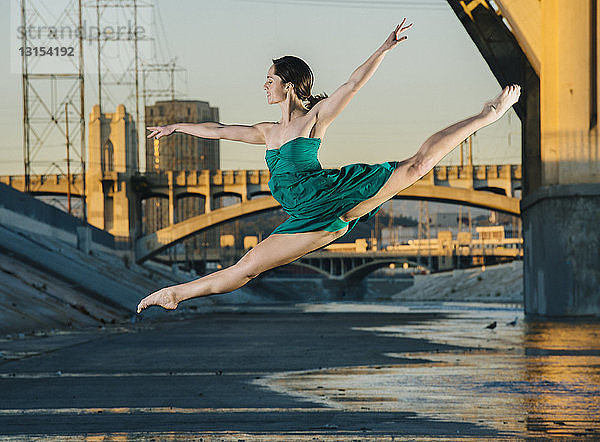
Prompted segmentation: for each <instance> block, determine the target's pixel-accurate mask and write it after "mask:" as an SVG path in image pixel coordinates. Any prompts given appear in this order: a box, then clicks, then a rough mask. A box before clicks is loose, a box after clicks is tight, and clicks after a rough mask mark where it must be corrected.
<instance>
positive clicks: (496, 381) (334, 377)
mask: <svg viewBox="0 0 600 442" xmlns="http://www.w3.org/2000/svg"><path fill="white" fill-rule="evenodd" d="M385 307H388V311H390V310H389V309H390V308H392V307H394V308H397V309H398V311H399V312H400V311H415V312H417V311H419V312H423V311H436V312H437V311H440V312H445V313H448V314H449V316H448V317H447V319H440V320H438V321H436V322H431V321H426V322H422V323H412V324H411V323H408V324H406V323H404V324H402V325H398V326H386V327H365V328H354V329H355V330H360V331H364V332H365V333H376V334H378V335H383V336H386V337H398V338H407V337H409V338H413V339H414V338H418V339H424V340H427V341H431V342H434V343H443V344H449V345H453V346H459V347H464V349H462V350H459V351H446V352H437V353H431V352H400V353H398V352H394V348H393V347H391V348H390V351H389V352H388V353H386V355H387V356H391V357H397V358H399V360H400V359H403V361H402V363H399V364H397V365H384V366H381V365H379V366H353V367H331V368H324V369H321V370H307V371H298V372H284V373H278V374H276V375H273V376H269V377H266V378H264V379H260V380H257V381H255V383H257V384H261V385H265V386H268V387H269V388H271V389H273V390H275V391H277V392H280V393H287V394H290V395H293V396H296V397H302V398H306V399H310V400H312V401H315V402H317V403H323V404H327V405H328V406H330V407H335V408H338V409H343V410H352V411H366V410H369V411H388V412H389V411H411V412H416V413H418V414H420V415H423V416H427V417H430V418H433V419H438V420H448V421H463V422H469V423H474V424H477V425H481V426H487V427H492V428H495V429H497V430H499V431H502V432H503V433H504V434H506V433H508V434H513V435H515V436H560V435H576V436H587V437H600V340H599V339H598V338H599V336H600V322H598V321H589V322H586V321H582V320H579V321H575V320H572V321H564V322H558V321H524V318H523V313H522V311H521V307H520V306H502V305H498V304H496V305H490V304H462V305H458V304H452V303H441V304H437V306H434V305H431V306H424V305H422V304H421V305H420V306H417V305H415V306H412V307H411V306H385ZM385 307H384V308H385ZM373 308H375V309H381V308H382V306H381V305H379V306H373ZM365 309H367V310H368V306H365V305H364V304H362V305H353V304H322V305H306V306H305V310H306V311H311V312H317V311H330V312H331V311H365ZM515 320H516V321H515ZM494 321H495V322H496V327H495V328H486V327H487V326H488V325H490V324H491V323H492V322H494ZM515 322H516V323H515ZM406 358H408V359H414V360H415V362H414V363H410V362H408V363H407V362H406V361H405V360H404V359H406ZM423 360H428V361H431V362H426V363H424V362H423Z"/></svg>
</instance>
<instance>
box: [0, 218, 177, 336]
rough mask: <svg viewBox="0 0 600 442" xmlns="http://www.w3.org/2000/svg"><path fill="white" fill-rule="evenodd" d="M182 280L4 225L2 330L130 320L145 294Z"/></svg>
mask: <svg viewBox="0 0 600 442" xmlns="http://www.w3.org/2000/svg"><path fill="white" fill-rule="evenodd" d="M128 267H129V268H128ZM178 282H181V281H180V280H179V279H177V278H176V277H175V276H174V275H172V276H170V275H169V274H166V273H164V274H163V273H158V272H157V271H156V270H154V271H153V270H150V269H147V268H143V267H140V266H134V265H131V264H127V265H126V264H125V262H124V260H123V259H122V258H120V257H118V256H111V255H109V254H105V253H102V252H98V251H96V252H94V251H92V252H90V253H89V254H87V253H84V252H82V251H81V250H78V249H76V248H73V247H70V246H69V245H68V244H65V243H63V242H60V241H56V240H53V239H51V238H48V237H43V236H39V235H35V234H32V233H30V232H24V231H18V230H15V229H9V228H6V227H3V226H0V333H14V332H22V333H29V332H33V331H39V330H45V329H51V328H64V327H70V326H72V327H80V326H91V325H102V324H103V323H107V322H113V323H114V322H118V321H122V320H126V319H130V318H132V317H133V316H134V315H135V307H136V306H137V303H138V302H139V300H140V299H141V298H143V297H144V296H146V295H147V294H148V293H150V292H152V291H154V290H157V289H159V288H161V287H164V286H166V285H172V284H175V283H178ZM154 314H155V315H158V314H161V312H160V311H156V312H155V313H154Z"/></svg>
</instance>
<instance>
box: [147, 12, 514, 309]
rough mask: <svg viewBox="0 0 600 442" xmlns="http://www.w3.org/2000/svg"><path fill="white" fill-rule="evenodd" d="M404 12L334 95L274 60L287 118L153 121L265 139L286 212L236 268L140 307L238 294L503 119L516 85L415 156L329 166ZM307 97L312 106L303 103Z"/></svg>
mask: <svg viewBox="0 0 600 442" xmlns="http://www.w3.org/2000/svg"><path fill="white" fill-rule="evenodd" d="M405 22H406V19H404V20H403V21H402V23H401V24H400V25H398V26H397V27H396V29H395V30H394V31H392V33H391V34H390V35H389V37H388V38H387V40H386V41H385V42H384V43H383V44H382V45H381V47H379V48H378V49H377V50H376V51H375V53H374V54H373V55H371V56H370V57H369V59H368V60H367V61H365V62H364V63H363V64H362V65H360V66H359V67H358V68H357V69H356V70H355V71H354V72H353V73H352V75H350V78H349V79H348V81H347V82H345V83H344V84H342V85H341V86H340V87H339V88H338V89H337V90H336V91H335V92H333V93H332V94H331V96H329V97H328V96H327V95H324V96H316V97H313V96H312V95H311V93H310V91H311V88H312V84H313V74H312V71H311V70H310V68H309V67H308V65H307V64H306V63H305V62H304V61H302V60H301V59H299V58H297V57H293V56H285V57H282V58H279V59H277V60H273V63H274V64H273V65H272V66H271V67H270V68H269V71H268V72H267V80H266V82H265V84H264V89H265V90H266V93H267V101H268V103H269V104H274V103H277V104H279V106H280V107H281V113H282V115H281V120H280V121H278V122H277V123H274V122H262V123H257V124H254V125H253V126H242V125H226V124H221V123H199V124H172V125H168V126H161V127H149V128H148V129H149V130H151V131H152V133H150V135H148V138H152V137H155V138H157V139H158V138H160V137H164V136H167V135H170V134H172V133H173V132H183V133H186V134H190V135H195V136H197V137H202V138H212V139H225V140H234V141H244V142H246V143H251V144H260V145H266V147H267V149H266V152H265V159H266V162H267V165H268V167H269V170H270V172H271V178H270V180H269V188H270V189H271V193H272V195H273V197H274V198H275V199H276V200H277V201H278V202H279V203H280V204H281V206H282V208H283V210H285V211H286V212H287V213H288V214H289V215H290V217H289V218H288V219H287V220H286V221H284V222H283V223H282V224H280V225H279V226H277V228H275V230H274V231H273V232H272V233H271V235H270V236H268V237H267V238H265V239H264V240H263V241H261V242H260V243H258V244H257V245H256V246H255V247H253V248H252V249H250V250H249V251H248V252H247V253H246V254H245V255H244V256H242V258H240V260H239V261H238V262H237V263H235V264H234V265H232V266H230V267H227V268H226V269H223V270H219V271H217V272H214V273H211V274H209V275H206V276H204V277H202V278H199V279H196V280H193V281H190V282H187V283H184V284H179V285H175V286H171V287H165V288H162V289H160V290H158V291H156V292H154V293H152V294H150V295H148V296H146V297H145V298H144V299H142V300H141V301H140V303H139V305H138V307H137V312H138V313H140V312H141V311H142V310H143V309H145V308H147V307H149V306H151V305H159V306H161V307H163V308H165V309H169V310H172V309H175V308H177V306H178V304H179V303H180V302H182V301H185V300H186V299H191V298H197V297H201V296H209V295H216V294H220V293H227V292H230V291H233V290H235V289H237V288H239V287H241V286H243V285H244V284H246V283H247V282H248V281H250V280H251V279H252V278H255V277H256V276H257V275H259V274H261V273H262V272H264V271H266V270H269V269H272V268H274V267H278V266H281V265H284V264H288V263H290V262H292V261H295V260H296V259H298V258H300V257H302V256H303V255H305V254H307V253H309V252H311V251H313V250H316V249H319V248H321V247H324V246H325V245H327V244H329V243H330V242H332V241H334V240H336V239H338V238H340V237H341V236H343V235H344V234H345V233H346V232H348V231H349V230H351V229H352V228H353V227H354V225H355V224H356V222H357V221H359V219H360V220H365V219H368V218H370V217H371V216H373V215H374V214H375V212H377V211H378V210H379V208H380V206H381V205H382V204H383V203H384V202H386V201H387V200H389V199H391V198H392V197H393V196H394V195H396V194H397V193H398V192H400V191H401V190H402V189H405V188H407V187H408V186H410V185H411V184H413V183H414V182H416V181H417V180H419V179H420V178H421V177H422V176H424V175H425V174H427V172H429V171H430V170H431V169H432V168H433V167H434V166H435V165H436V164H437V163H438V162H439V161H440V160H441V159H442V158H444V156H446V154H448V153H449V152H450V151H452V150H453V149H454V148H455V147H456V146H458V145H459V144H460V143H461V142H462V141H463V140H465V139H466V138H467V137H468V136H469V135H471V134H473V133H474V132H475V131H477V130H479V129H481V128H482V127H485V126H487V125H489V124H491V123H493V122H495V121H496V120H498V119H499V118H500V117H501V116H502V115H503V114H504V113H505V112H506V111H507V110H508V109H510V107H511V106H512V105H513V104H514V103H516V102H517V100H518V99H519V96H520V94H521V89H520V86H518V85H512V86H506V87H505V88H504V89H503V90H502V92H501V93H500V94H499V95H498V96H497V97H496V98H494V99H492V100H490V101H487V102H486V103H485V104H484V105H483V110H482V111H481V112H480V113H478V114H477V115H474V116H472V117H470V118H467V119H466V120H463V121H459V122H458V123H455V124H453V125H451V126H449V127H447V128H446V129H443V130H441V131H439V132H437V133H435V134H433V135H432V136H430V137H429V138H428V139H427V140H425V142H424V143H423V145H422V146H421V147H420V149H419V150H418V151H417V153H416V154H414V155H413V156H412V157H410V158H408V159H406V160H404V161H389V162H384V163H381V164H349V165H347V166H343V167H341V168H340V169H323V168H321V165H320V163H319V161H318V159H317V150H318V148H319V146H320V144H321V140H322V139H323V137H324V136H325V131H326V130H327V128H328V127H329V125H330V124H331V123H332V122H333V120H334V119H335V118H336V117H337V116H338V115H339V114H340V112H342V110H343V109H344V108H345V107H346V106H347V105H348V103H349V102H350V100H351V99H352V97H353V96H354V95H355V94H356V93H357V92H358V91H359V90H360V88H361V87H363V86H364V84H365V83H366V82H367V81H368V80H369V78H371V76H372V75H373V73H374V72H375V70H376V69H377V67H378V66H379V64H380V63H381V62H382V60H383V57H384V56H385V55H386V54H387V52H388V51H390V50H392V49H393V48H395V47H396V45H398V44H399V43H400V42H401V41H403V40H405V39H406V36H402V37H401V36H400V34H401V33H402V32H404V31H405V30H407V29H408V28H410V27H411V26H412V23H411V24H410V25H408V26H404V23H405ZM305 103H306V104H305Z"/></svg>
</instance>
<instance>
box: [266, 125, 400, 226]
mask: <svg viewBox="0 0 600 442" xmlns="http://www.w3.org/2000/svg"><path fill="white" fill-rule="evenodd" d="M320 145H321V139H320V138H308V137H298V138H294V139H293V140H290V141H288V142H287V143H285V144H283V145H282V146H281V147H280V148H279V149H267V151H266V153H265V160H266V162H267V166H268V167H269V171H270V172H271V178H270V179H269V183H268V184H269V189H270V190H271V194H272V195H273V198H275V200H277V202H279V203H280V204H281V207H282V208H283V210H284V211H285V212H286V213H287V214H288V215H289V216H290V217H289V218H288V219H287V220H285V221H284V222H283V223H281V224H280V225H278V226H277V227H276V228H275V230H273V232H271V233H301V232H312V231H316V230H326V231H329V232H335V231H337V230H340V229H343V228H344V227H345V226H346V225H348V231H350V230H352V229H353V228H354V226H355V225H356V223H357V222H359V221H366V220H368V219H370V218H371V217H373V216H374V215H375V214H376V213H377V211H378V210H379V209H380V208H381V205H380V206H378V207H376V208H374V209H372V210H371V211H370V212H369V213H367V214H365V215H363V216H362V217H361V218H357V219H354V220H352V221H350V222H345V221H342V220H341V219H340V216H342V215H344V214H345V213H347V212H348V211H349V210H350V209H352V208H353V207H355V206H356V205H357V204H359V203H360V202H361V201H364V200H366V199H368V198H371V197H372V196H374V195H375V194H376V193H377V192H378V191H379V189H381V187H382V186H383V185H384V184H385V182H386V181H387V180H388V178H389V177H390V176H391V175H392V173H393V171H394V170H395V168H396V166H397V165H398V162H397V161H386V162H384V163H379V164H363V163H356V164H348V165H346V166H343V167H341V168H339V169H323V168H322V167H321V164H320V163H319V160H318V158H317V153H318V150H319V146H320Z"/></svg>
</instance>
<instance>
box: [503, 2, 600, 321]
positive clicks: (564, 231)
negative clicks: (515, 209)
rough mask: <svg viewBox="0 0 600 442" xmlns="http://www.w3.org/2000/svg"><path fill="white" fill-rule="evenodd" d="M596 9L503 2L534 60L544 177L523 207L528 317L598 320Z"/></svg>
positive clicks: (525, 197) (582, 5)
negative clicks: (566, 317) (588, 316)
mask: <svg viewBox="0 0 600 442" xmlns="http://www.w3.org/2000/svg"><path fill="white" fill-rule="evenodd" d="M527 5H528V6H527ZM597 5H598V0H589V1H573V2H572V1H566V0H543V1H542V2H538V1H535V2H533V1H522V0H519V1H517V0H500V7H501V8H504V10H503V12H504V11H506V12H507V15H508V16H510V17H511V18H512V21H511V24H514V25H515V26H514V32H515V34H516V35H517V36H519V37H518V38H520V39H521V40H520V43H521V42H522V41H524V39H525V41H528V43H529V44H525V45H523V44H522V46H523V47H524V48H525V50H526V52H528V56H529V55H531V56H535V57H533V58H534V59H535V58H537V59H539V60H538V63H539V73H540V76H539V77H540V136H541V143H540V144H541V146H540V157H541V169H540V170H541V176H540V180H539V186H536V187H534V188H532V189H529V191H528V192H527V193H525V194H524V195H523V199H522V201H521V211H522V217H523V228H524V232H523V234H524V292H525V299H524V301H525V312H526V314H528V315H534V316H537V315H539V316H585V315H593V316H600V234H599V231H598V220H599V219H600V150H599V145H598V142H597V132H598V122H597V115H598V77H599V74H598V58H599V54H598V47H599V46H600V45H599V44H598V40H599V33H598V22H599V19H598V18H599V17H598V12H599V11H598V6H597ZM525 6H527V7H528V8H534V9H535V8H538V9H539V10H538V11H537V13H533V14H524V13H522V12H523V11H524V9H523V8H525ZM531 11H533V9H531V10H530V12H531ZM520 12H521V14H520V15H519V13H520ZM527 35H529V36H530V37H529V38H528V39H527ZM532 62H533V61H532ZM527 166H528V165H527V164H524V168H527Z"/></svg>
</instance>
